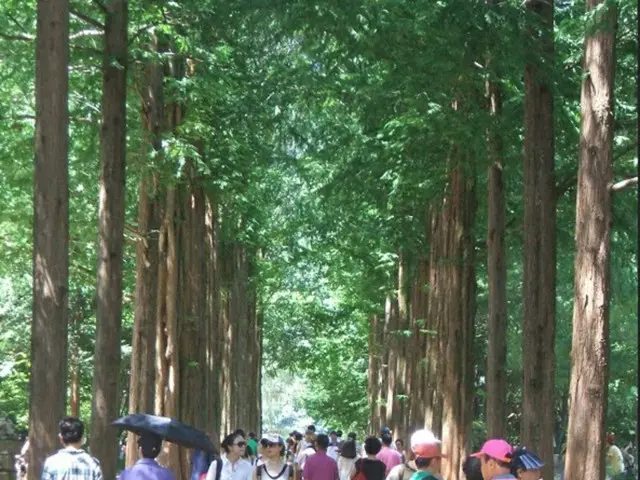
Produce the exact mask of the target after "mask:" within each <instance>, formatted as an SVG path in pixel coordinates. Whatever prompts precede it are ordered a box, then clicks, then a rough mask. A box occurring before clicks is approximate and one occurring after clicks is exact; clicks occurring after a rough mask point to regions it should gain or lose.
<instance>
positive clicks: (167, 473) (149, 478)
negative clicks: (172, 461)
mask: <svg viewBox="0 0 640 480" xmlns="http://www.w3.org/2000/svg"><path fill="white" fill-rule="evenodd" d="M120 480H176V476H175V474H174V473H173V472H172V471H171V470H169V469H168V468H165V467H163V466H161V465H160V464H159V463H158V462H156V461H155V460H153V459H151V458H141V459H140V460H138V461H137V462H136V464H135V465H133V466H131V467H129V468H126V469H125V470H124V471H123V472H122V474H121V475H120Z"/></svg>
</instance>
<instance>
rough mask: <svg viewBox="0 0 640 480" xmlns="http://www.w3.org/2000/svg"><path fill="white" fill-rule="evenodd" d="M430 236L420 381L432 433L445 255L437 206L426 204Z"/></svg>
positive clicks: (438, 407)
mask: <svg viewBox="0 0 640 480" xmlns="http://www.w3.org/2000/svg"><path fill="white" fill-rule="evenodd" d="M430 210H431V212H430V219H431V221H430V235H429V236H430V240H431V242H430V243H431V246H430V249H429V276H428V279H429V280H428V285H429V292H428V301H427V312H428V314H427V319H426V346H425V350H426V359H427V364H426V370H425V378H424V382H423V389H422V391H423V394H424V396H425V409H426V412H425V426H426V427H427V428H431V429H432V430H433V432H434V434H435V435H436V436H439V437H440V436H441V434H442V375H441V369H442V367H443V365H442V357H441V347H440V337H441V335H440V331H441V328H442V327H441V324H442V319H443V300H444V294H443V293H442V289H443V285H442V279H441V276H442V269H441V268H440V264H441V259H442V258H443V256H444V255H445V250H444V243H445V238H444V235H445V230H444V228H443V219H442V212H441V211H440V207H439V206H435V205H432V206H431V207H430Z"/></svg>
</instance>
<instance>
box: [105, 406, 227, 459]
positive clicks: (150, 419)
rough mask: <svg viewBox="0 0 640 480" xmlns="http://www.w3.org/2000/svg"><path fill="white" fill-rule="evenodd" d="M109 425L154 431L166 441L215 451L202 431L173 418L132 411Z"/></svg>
mask: <svg viewBox="0 0 640 480" xmlns="http://www.w3.org/2000/svg"><path fill="white" fill-rule="evenodd" d="M111 425H113V426H114V427H119V428H121V429H123V430H127V431H129V432H133V433H135V434H138V435H142V434H143V433H154V434H156V435H158V436H160V437H162V438H164V439H165V440H166V441H167V442H171V443H175V444H176V445H180V446H181V447H187V448H195V449H196V450H202V451H205V452H210V453H214V454H215V453H216V448H215V447H214V445H213V443H211V440H210V439H209V437H207V435H206V434H205V433H204V432H203V431H201V430H198V429H196V428H193V427H191V426H189V425H186V424H184V423H181V422H179V421H177V420H174V419H173V418H169V417H159V416H157V415H149V414H147V413H133V414H131V415H126V416H124V417H121V418H119V419H117V420H116V421H115V422H113V423H112V424H111Z"/></svg>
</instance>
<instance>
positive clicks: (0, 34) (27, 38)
mask: <svg viewBox="0 0 640 480" xmlns="http://www.w3.org/2000/svg"><path fill="white" fill-rule="evenodd" d="M0 38H4V39H5V40H19V41H21V42H33V41H34V40H35V38H34V37H31V36H27V35H13V34H9V33H3V32H0Z"/></svg>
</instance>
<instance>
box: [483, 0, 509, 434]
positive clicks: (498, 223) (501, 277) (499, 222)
mask: <svg viewBox="0 0 640 480" xmlns="http://www.w3.org/2000/svg"><path fill="white" fill-rule="evenodd" d="M494 3H495V2H493V1H492V2H491V6H492V7H491V8H495V7H493V4H494ZM493 62H494V60H493V58H491V56H490V58H489V61H488V62H487V66H493V65H492V64H493ZM494 71H495V69H494ZM499 82H500V79H499V77H494V78H492V79H491V80H489V81H487V100H488V104H489V113H490V114H491V116H492V117H493V122H492V124H491V125H490V127H489V131H488V138H487V143H488V150H489V161H490V165H489V194H488V197H489V201H488V204H487V205H488V207H487V208H488V214H487V217H488V229H487V276H488V280H489V281H488V283H489V319H488V326H487V327H488V328H487V330H488V335H487V337H488V348H487V367H486V368H487V435H488V436H489V438H498V437H503V436H504V434H505V423H506V414H505V394H506V385H507V374H506V364H507V263H506V258H505V246H504V233H505V220H504V217H505V208H506V206H505V198H504V197H505V195H504V180H503V165H504V162H503V158H502V157H503V142H502V136H501V133H500V127H499V122H500V115H501V112H502V87H501V85H500V83H499Z"/></svg>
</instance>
